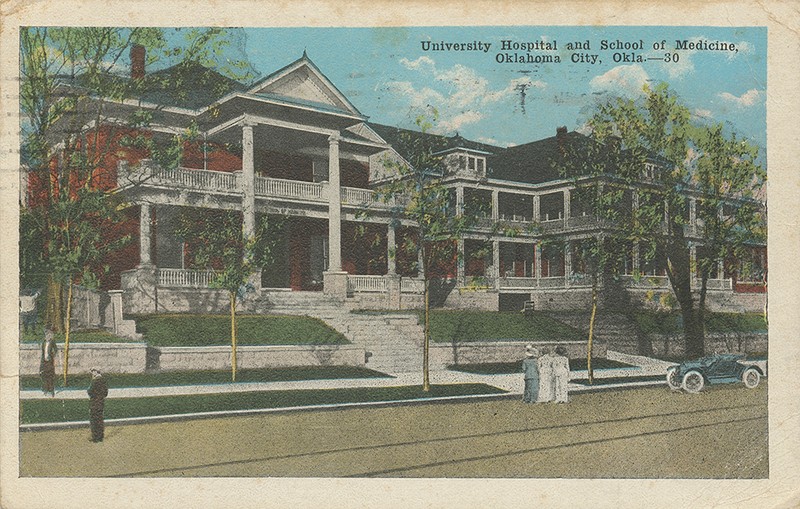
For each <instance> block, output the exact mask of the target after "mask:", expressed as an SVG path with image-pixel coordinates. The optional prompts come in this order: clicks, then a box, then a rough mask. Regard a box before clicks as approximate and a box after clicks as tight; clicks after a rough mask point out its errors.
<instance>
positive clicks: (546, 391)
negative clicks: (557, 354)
mask: <svg viewBox="0 0 800 509" xmlns="http://www.w3.org/2000/svg"><path fill="white" fill-rule="evenodd" d="M537 361H538V362H537V366H538V368H539V397H538V399H537V402H539V403H547V402H550V401H553V397H554V392H553V355H552V353H550V348H545V349H544V354H542V355H541V356H540V357H539V358H538V359H537Z"/></svg>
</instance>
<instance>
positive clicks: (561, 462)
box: [20, 383, 768, 478]
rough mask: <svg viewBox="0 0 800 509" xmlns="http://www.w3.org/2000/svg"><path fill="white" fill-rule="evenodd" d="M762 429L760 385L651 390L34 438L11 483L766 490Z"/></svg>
mask: <svg viewBox="0 0 800 509" xmlns="http://www.w3.org/2000/svg"><path fill="white" fill-rule="evenodd" d="M767 428H768V424H767V384H766V383H762V385H761V386H759V387H758V388H757V389H755V390H748V389H744V388H743V387H742V386H741V385H740V384H737V385H730V386H718V387H711V388H710V389H709V390H707V391H704V392H702V393H700V394H696V395H688V394H683V393H671V392H670V391H669V390H667V389H666V388H665V387H664V386H659V387H652V388H639V389H628V390H615V391H604V392H598V393H584V394H576V395H574V396H572V399H571V401H570V403H568V404H566V405H556V404H548V405H525V404H523V403H522V402H520V401H518V400H516V399H498V400H490V401H485V400H484V401H467V402H453V403H429V404H413V405H400V406H385V407H378V408H374V407H372V408H352V409H337V410H327V411H319V410H317V411H301V412H287V413H276V414H265V415H257V416H243V417H224V418H213V419H195V420H186V421H178V422H162V423H153V424H139V425H112V426H109V427H108V428H107V432H106V433H107V435H106V441H105V442H103V443H101V444H92V443H90V442H88V435H89V432H88V429H60V430H47V431H31V432H25V433H22V434H21V440H20V441H21V475H23V476H152V477H179V476H293V477H294V476H297V477H316V476H333V477H345V476H355V477H373V476H382V477H600V478H603V477H605V478H615V477H619V478H622V477H631V478H763V477H766V476H767V475H768V458H767V450H768V441H767ZM54 451H58V460H57V461H52V455H53V453H54Z"/></svg>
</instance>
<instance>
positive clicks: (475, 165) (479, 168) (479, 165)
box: [467, 155, 486, 177]
mask: <svg viewBox="0 0 800 509" xmlns="http://www.w3.org/2000/svg"><path fill="white" fill-rule="evenodd" d="M467 170H469V171H470V172H475V173H477V174H478V175H479V176H481V177H483V176H485V175H486V158H485V157H481V156H473V155H467Z"/></svg>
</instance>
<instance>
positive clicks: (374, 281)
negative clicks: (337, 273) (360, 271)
mask: <svg viewBox="0 0 800 509" xmlns="http://www.w3.org/2000/svg"><path fill="white" fill-rule="evenodd" d="M388 289H389V287H388V280H387V279H386V278H385V277H384V276H364V275H350V276H347V290H348V291H350V292H378V293H382V292H386V291H388Z"/></svg>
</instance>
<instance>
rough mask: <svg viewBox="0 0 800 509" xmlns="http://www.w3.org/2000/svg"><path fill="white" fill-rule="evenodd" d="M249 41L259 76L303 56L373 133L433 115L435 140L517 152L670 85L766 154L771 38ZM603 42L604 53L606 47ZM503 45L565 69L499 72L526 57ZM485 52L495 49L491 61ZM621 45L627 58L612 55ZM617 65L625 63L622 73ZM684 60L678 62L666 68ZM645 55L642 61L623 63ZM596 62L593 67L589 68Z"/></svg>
mask: <svg viewBox="0 0 800 509" xmlns="http://www.w3.org/2000/svg"><path fill="white" fill-rule="evenodd" d="M243 32H244V37H243V39H242V40H241V41H239V46H240V50H241V51H243V52H244V53H245V54H246V56H247V58H248V59H249V60H250V62H251V64H252V65H253V66H254V67H255V69H256V70H257V71H258V72H259V73H261V75H262V76H264V75H267V74H270V73H272V72H274V71H276V70H278V69H280V68H281V67H283V66H285V65H287V64H289V63H291V62H293V61H294V60H296V59H298V58H300V56H301V55H302V53H303V51H304V50H305V51H306V52H307V53H308V56H309V58H310V59H311V60H312V61H313V62H314V63H315V64H316V65H317V67H319V69H320V70H321V71H322V72H323V73H324V74H325V75H326V76H327V77H328V78H329V79H330V80H331V81H332V82H333V83H334V85H335V86H336V87H337V88H338V89H339V90H340V91H341V92H342V93H343V94H344V95H345V96H346V97H347V98H348V99H350V101H351V102H352V103H353V104H354V105H355V106H356V107H357V108H358V109H359V110H360V111H361V112H362V113H363V114H365V115H367V116H368V117H369V119H370V121H373V122H378V123H383V124H388V125H393V126H400V127H413V121H414V118H416V116H417V115H418V114H420V113H422V112H424V111H425V110H426V109H428V108H429V106H433V107H435V108H436V109H437V111H438V112H439V119H438V122H437V124H436V127H435V130H436V131H437V132H439V133H441V134H450V135H452V134H454V133H456V132H457V133H459V134H460V135H462V136H464V137H465V138H468V139H472V140H476V141H482V142H485V143H490V144H495V145H499V146H511V145H518V144H521V143H526V142H530V141H534V140H538V139H542V138H546V137H549V136H553V135H554V134H555V131H556V127H558V126H566V127H567V128H568V129H569V130H581V129H582V128H583V127H584V126H585V122H586V120H587V119H588V118H589V117H590V115H591V113H592V112H593V111H594V109H595V107H596V105H597V104H598V103H600V102H603V101H605V100H607V99H608V98H610V97H612V96H623V97H630V98H637V97H641V94H642V86H643V85H644V84H645V83H648V84H650V85H655V84H657V83H660V82H666V83H667V84H668V85H669V86H670V88H671V89H672V90H674V91H675V92H676V93H677V94H678V96H679V97H680V98H681V100H682V101H683V103H684V104H685V105H687V106H688V107H689V108H690V110H691V111H692V113H693V115H694V116H695V118H696V119H697V120H699V121H702V122H722V123H724V124H725V125H726V129H727V130H728V131H729V132H736V133H737V134H738V135H739V136H741V137H745V138H747V139H748V140H750V141H752V142H753V143H755V144H756V145H758V146H759V147H761V149H762V157H763V156H764V155H765V149H766V101H765V99H766V91H767V83H766V65H767V64H766V55H767V31H766V28H761V27H746V28H735V27H734V28H728V27H535V26H525V27H522V26H516V27H402V28H269V29H261V28H259V29H244V30H243ZM603 40H606V41H608V48H605V49H603V48H601V43H602V41H603ZM677 40H680V41H684V40H685V41H689V42H690V43H694V44H698V43H700V44H703V42H704V41H708V42H710V43H714V42H715V41H721V42H725V43H732V44H733V45H735V48H736V50H735V51H728V50H705V49H690V46H687V48H686V49H677V47H676V44H677V43H676V41H677ZM425 41H428V42H430V43H441V42H444V43H473V45H474V47H477V48H478V50H477V51H431V50H430V49H429V50H428V51H425V50H424V46H425V45H424V44H423V42H425ZM502 41H511V43H512V44H513V43H525V44H529V43H536V42H540V43H541V42H549V43H551V44H553V43H555V44H556V45H557V46H556V47H557V50H551V51H547V50H535V49H534V50H532V51H530V54H531V55H532V56H534V57H535V56H544V55H548V56H555V55H558V56H559V57H560V58H561V62H560V63H554V62H544V63H527V62H523V63H513V62H512V63H507V62H502V63H500V62H498V56H500V57H503V56H504V55H505V54H506V53H511V54H521V55H525V54H526V53H528V51H526V50H524V49H522V50H517V51H502V49H503V48H502V44H503V43H502ZM587 41H588V47H589V49H588V50H584V49H573V50H569V49H567V43H570V42H572V43H576V42H580V43H581V44H582V45H586V44H587ZM640 41H641V46H642V49H641V50H639V49H635V48H632V49H630V50H627V51H626V50H624V47H625V46H626V43H630V44H632V45H634V46H635V45H639V43H640ZM662 41H665V44H664V46H663V49H662V46H661V44H662ZM475 43H480V45H478V44H475ZM487 44H488V45H490V46H489V50H488V51H483V49H485V47H486V45H487ZM614 44H621V45H622V46H623V48H621V49H619V50H616V49H615V48H614V46H613V45H614ZM654 46H655V48H654ZM498 54H500V55H498ZM615 54H616V57H617V59H618V60H619V61H616V62H615ZM667 54H669V55H670V56H669V57H668V56H667ZM573 55H574V56H573ZM592 55H596V56H595V57H593V56H592ZM676 55H677V62H675V61H672V62H667V61H666V59H667V58H670V59H672V60H674V59H675V56H676ZM637 56H640V57H642V58H643V59H644V61H643V62H636V61H626V57H628V58H629V59H632V60H635V59H636V58H637ZM573 58H574V59H576V60H578V62H573ZM593 58H596V60H594V63H587V62H588V61H591V60H592V59H593ZM648 58H660V59H665V60H652V59H651V60H648ZM580 60H583V62H581V61H580ZM523 91H524V100H523V97H521V95H522V94H521V92H523Z"/></svg>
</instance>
